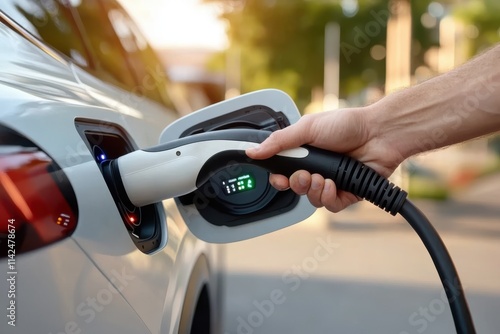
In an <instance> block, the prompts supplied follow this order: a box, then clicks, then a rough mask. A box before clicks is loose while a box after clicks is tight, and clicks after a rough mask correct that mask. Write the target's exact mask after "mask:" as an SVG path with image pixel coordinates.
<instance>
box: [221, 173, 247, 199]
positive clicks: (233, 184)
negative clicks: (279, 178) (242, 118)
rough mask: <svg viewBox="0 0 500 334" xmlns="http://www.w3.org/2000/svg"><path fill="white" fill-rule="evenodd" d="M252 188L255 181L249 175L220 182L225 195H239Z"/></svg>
mask: <svg viewBox="0 0 500 334" xmlns="http://www.w3.org/2000/svg"><path fill="white" fill-rule="evenodd" d="M254 188H255V179H254V177H253V176H252V175H251V174H243V175H240V176H238V177H235V178H232V179H229V180H223V181H222V190H223V191H224V193H225V194H226V195H233V194H239V193H241V192H244V191H248V190H252V189H254Z"/></svg>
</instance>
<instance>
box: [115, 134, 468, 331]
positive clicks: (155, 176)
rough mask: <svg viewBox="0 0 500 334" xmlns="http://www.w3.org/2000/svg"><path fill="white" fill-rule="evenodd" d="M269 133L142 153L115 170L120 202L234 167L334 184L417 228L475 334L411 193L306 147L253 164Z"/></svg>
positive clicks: (203, 139)
mask: <svg viewBox="0 0 500 334" xmlns="http://www.w3.org/2000/svg"><path fill="white" fill-rule="evenodd" d="M269 134H270V132H267V131H260V130H248V129H237V130H236V129H235V130H221V131H215V132H207V133H203V134H197V135H193V136H190V137H186V138H182V139H178V140H175V141H172V142H169V143H166V144H162V145H159V146H156V147H153V148H150V149H146V150H138V151H135V152H132V153H129V154H127V155H125V156H122V157H120V158H118V159H117V160H115V161H113V162H112V163H111V164H110V168H111V173H109V175H112V178H113V180H112V181H113V182H114V184H115V186H116V189H118V190H119V192H120V197H121V198H123V199H124V200H125V201H128V202H130V203H132V204H134V205H136V206H142V205H147V204H151V203H154V202H158V201H161V200H163V199H167V198H171V197H177V196H181V195H184V194H187V193H189V192H191V191H194V190H196V189H198V188H199V187H201V186H202V185H204V184H205V183H206V182H207V181H208V180H209V178H210V177H211V176H212V175H214V173H216V172H218V171H220V170H222V169H224V168H227V167H229V166H231V165H234V164H251V165H256V166H260V167H262V168H265V169H267V170H268V171H269V172H271V173H276V174H283V175H285V176H288V177H289V176H290V175H291V174H293V173H294V172H295V171H297V170H299V169H304V170H307V171H309V172H310V173H318V174H320V175H322V176H323V177H324V178H330V179H332V180H333V181H334V182H335V184H336V186H337V188H338V189H341V190H345V191H348V192H351V193H353V194H354V195H356V196H358V197H361V198H363V199H366V200H368V201H370V202H372V203H373V204H375V205H376V206H378V207H380V208H381V209H383V210H385V211H387V212H389V213H390V214H392V215H396V214H397V213H399V214H401V216H403V217H404V218H405V219H406V220H407V221H408V223H409V224H410V225H411V226H412V227H413V229H414V230H415V232H416V233H417V234H418V236H419V237H420V239H421V240H422V242H423V243H424V245H425V247H426V248H427V251H428V252H429V254H430V256H431V258H432V260H433V262H434V265H435V267H436V269H437V272H438V274H439V277H440V279H441V282H442V284H443V287H444V289H445V291H446V295H447V297H448V302H449V305H450V308H451V312H452V315H453V320H454V323H455V327H456V330H457V333H458V334H474V333H475V329H474V324H473V321H472V316H471V314H470V311H469V307H468V305H467V301H466V299H465V294H464V291H463V288H462V285H461V283H460V278H459V276H458V273H457V271H456V269H455V266H454V264H453V261H452V259H451V257H450V255H449V253H448V251H447V249H446V246H445V245H444V243H443V241H442V240H441V238H440V237H439V234H438V233H437V232H436V230H435V229H434V227H433V226H432V224H431V223H430V222H429V220H428V219H427V218H426V217H425V216H424V215H423V214H422V212H421V211H420V210H418V209H417V208H416V207H415V206H414V205H413V204H412V203H411V202H410V201H409V200H408V199H407V193H406V192H405V191H403V190H402V189H400V188H399V187H397V186H395V185H394V184H393V183H391V182H389V180H387V179H386V178H384V177H383V176H381V175H379V174H378V173H377V172H375V171H374V170H373V169H371V168H369V167H368V166H366V165H364V164H363V163H361V162H359V161H357V160H354V159H352V158H350V157H348V156H345V155H343V154H338V153H335V152H330V151H326V150H322V149H318V148H315V147H312V146H307V145H306V146H302V147H299V148H296V149H292V150H287V151H283V152H281V153H279V154H277V155H275V156H273V157H271V158H269V159H264V160H253V159H250V158H249V157H247V156H246V155H245V149H246V148H248V147H253V146H255V145H256V144H257V143H260V142H262V141H263V140H264V139H265V138H267V137H268V136H269Z"/></svg>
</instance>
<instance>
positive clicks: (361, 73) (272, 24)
mask: <svg viewBox="0 0 500 334" xmlns="http://www.w3.org/2000/svg"><path fill="white" fill-rule="evenodd" d="M496 1H497V0H488V2H489V3H491V4H493V3H494V4H496ZM205 2H212V3H214V2H215V3H218V4H220V5H221V6H222V8H223V13H222V18H223V19H225V20H227V22H228V37H229V41H230V44H231V47H232V48H237V49H239V50H240V52H241V81H242V82H241V85H242V91H243V92H248V91H252V90H256V89H261V88H266V87H273V88H278V89H282V90H284V91H286V92H287V93H288V94H290V95H291V96H292V98H294V99H295V101H296V102H297V104H298V105H299V107H300V108H302V107H304V106H305V104H306V103H308V102H309V101H310V97H311V90H312V89H313V88H314V87H317V86H320V87H321V86H322V85H323V60H324V28H325V25H326V24H327V23H328V22H337V23H338V24H339V25H340V27H341V36H340V37H341V44H340V50H341V52H340V96H341V97H343V98H347V97H349V96H352V95H355V94H359V92H360V91H361V90H362V89H364V88H366V87H367V86H369V85H371V86H379V87H380V86H382V85H383V84H384V81H385V57H384V55H385V54H384V50H385V49H384V48H385V44H386V25H387V19H388V17H389V8H388V3H389V2H388V1H387V0H357V1H356V0H352V1H346V0H344V1H340V0H336V1H335V0H247V1H243V0H205ZM431 2H432V0H419V1H412V3H411V6H412V16H413V20H412V26H413V28H412V30H413V45H414V47H413V50H412V51H413V52H412V57H413V58H412V69H413V70H414V69H415V68H417V67H418V66H420V65H422V64H424V54H425V51H426V50H427V49H428V48H430V47H431V46H436V45H438V43H439V40H438V36H439V35H438V30H437V29H438V28H437V27H436V28H432V29H429V28H425V27H423V26H422V24H421V20H420V18H421V16H422V15H423V14H424V13H425V12H426V11H427V10H428V6H429V4H430V3H431ZM449 2H454V1H451V0H450V1H449ZM471 2H481V1H479V0H477V1H476V0H473V1H471ZM342 3H344V8H343V7H342ZM346 3H351V5H353V4H354V7H353V6H351V7H350V8H346V6H345V5H346ZM356 4H357V5H356ZM492 6H493V5H492ZM496 6H498V5H496ZM490 12H491V11H490ZM481 13H483V12H481ZM495 13H500V11H498V10H496V11H495ZM457 15H458V14H457ZM461 15H462V14H461ZM464 15H465V17H467V15H466V14H464ZM498 15H499V14H493V13H490V14H489V16H488V18H487V19H486V21H487V22H488V24H489V25H492V26H494V25H496V26H497V28H498V24H497V22H498V21H499V18H498ZM478 16H479V15H475V16H474V18H473V19H474V20H476V19H479V17H478ZM469 19H471V17H470V16H469ZM481 24H482V26H481V27H483V26H486V23H484V24H483V23H481ZM495 32H496V30H495ZM490 39H491V38H490ZM490 39H488V41H489V40H490ZM374 46H377V47H376V48H374ZM224 59H225V57H224V56H223V55H219V56H218V57H216V58H215V59H214V61H213V62H212V67H213V68H217V69H223V68H224Z"/></svg>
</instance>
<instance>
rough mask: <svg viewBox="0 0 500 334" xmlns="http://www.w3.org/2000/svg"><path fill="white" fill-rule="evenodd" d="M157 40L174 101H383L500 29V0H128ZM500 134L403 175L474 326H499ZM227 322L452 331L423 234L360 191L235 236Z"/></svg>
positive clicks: (269, 327)
mask: <svg viewBox="0 0 500 334" xmlns="http://www.w3.org/2000/svg"><path fill="white" fill-rule="evenodd" d="M121 3H122V5H124V6H125V7H126V8H127V9H128V11H129V13H130V14H131V15H132V16H133V17H134V18H135V19H136V21H137V22H138V23H139V25H140V27H141V29H142V31H143V32H144V34H145V35H146V37H147V38H148V39H149V41H150V42H151V44H152V45H153V47H154V48H155V49H156V50H157V53H158V54H159V56H160V58H161V60H162V61H163V63H164V65H165V67H166V69H167V71H168V73H169V76H170V79H171V81H172V87H171V89H172V92H174V94H173V96H175V97H176V98H175V101H174V102H175V104H176V106H177V109H178V110H179V111H180V112H181V113H183V114H186V113H189V112H192V111H193V110H196V109H199V108H201V107H203V106H206V105H208V104H211V103H215V102H218V101H221V100H223V99H226V98H229V97H232V96H236V95H238V94H242V93H246V92H250V91H253V90H257V89H262V88H278V89H282V90H284V91H286V92H287V93H288V94H290V96H291V97H292V98H293V99H294V100H295V101H296V103H297V105H298V106H299V108H300V110H301V111H302V112H303V113H314V112H320V111H323V110H332V109H336V108H339V107H349V106H360V105H366V104H369V103H373V102H374V101H376V100H378V99H380V98H381V97H383V96H384V95H385V94H388V93H390V92H392V91H394V90H397V89H401V88H404V87H408V86H410V85H413V84H417V83H419V82H421V81H423V80H426V79H429V78H431V77H433V76H435V75H438V74H440V73H443V72H445V71H449V70H451V69H453V68H454V67H456V66H458V65H460V64H462V63H464V62H465V61H467V60H468V59H470V58H471V57H473V56H474V55H476V54H478V53H480V52H482V51H484V50H486V49H488V48H489V47H491V46H492V45H494V44H496V43H498V42H499V41H500V2H498V1H497V0H447V1H444V0H443V1H430V0H419V1H410V0H390V1H387V0H246V1H245V0H183V1H174V0H143V1H140V2H139V1H133V0H121ZM499 157H500V137H499V136H498V135H493V136H489V137H487V138H481V139H477V140H474V141H471V142H468V143H466V144H463V145H457V146H454V147H451V148H447V149H443V150H439V151H436V152H432V153H428V154H423V155H420V156H417V157H414V158H412V159H410V160H409V161H408V162H406V163H405V165H404V166H403V167H402V168H401V170H399V171H397V173H395V176H394V178H395V180H396V182H398V184H402V185H403V187H404V188H406V189H408V190H409V193H410V196H411V197H413V198H414V199H415V200H416V202H417V205H418V206H419V207H421V208H422V209H423V211H424V212H426V213H427V214H428V215H429V218H430V219H431V221H432V222H434V223H435V225H436V228H437V229H438V231H439V232H440V233H441V235H442V237H443V239H444V241H445V243H446V244H447V245H448V247H449V249H450V252H451V254H452V257H453V258H454V259H455V261H456V266H457V268H458V270H459V273H460V274H461V276H462V280H463V283H464V286H465V289H466V292H467V294H468V298H469V303H470V306H471V309H472V312H473V315H474V319H475V321H476V326H477V329H478V332H479V333H499V332H500V317H499V316H500V260H499V259H500V225H499V224H500V219H499V217H500V174H499V173H498V172H499V171H500V158H499ZM227 250H228V252H227V267H228V271H229V275H228V278H227V296H226V297H227V298H226V300H227V310H226V314H227V316H226V333H305V332H312V333H326V332H329V333H331V332H338V333H364V332H369V333H395V334H409V333H424V332H425V333H445V332H446V333H453V332H454V330H453V324H452V321H451V316H450V312H449V307H448V305H447V304H445V303H444V302H443V298H442V295H441V293H442V288H441V286H440V283H439V280H438V278H437V275H436V273H435V270H434V268H433V266H432V264H431V261H430V258H429V257H428V255H427V254H426V251H425V250H424V248H423V246H422V245H421V244H420V241H419V240H418V239H417V237H416V236H415V235H414V233H413V232H412V231H411V229H410V228H409V227H408V226H406V223H405V222H404V221H402V220H401V219H400V218H398V217H395V218H393V217H390V216H387V215H386V214H384V213H381V212H378V211H377V210H376V209H375V208H371V207H370V206H369V205H367V204H365V203H360V204H357V205H355V206H353V207H352V208H349V209H348V210H345V211H344V212H342V213H339V214H330V213H327V212H325V211H323V210H318V211H317V213H316V214H315V215H314V216H312V217H311V218H310V219H309V220H308V221H306V222H303V223H301V224H298V225H296V226H294V227H292V228H289V229H287V230H284V231H281V232H278V233H274V234H272V235H269V236H265V237H262V238H258V239H255V240H249V241H246V242H242V243H238V244H234V245H228V247H227Z"/></svg>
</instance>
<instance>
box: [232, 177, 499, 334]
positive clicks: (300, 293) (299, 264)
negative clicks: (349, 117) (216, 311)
mask: <svg viewBox="0 0 500 334" xmlns="http://www.w3.org/2000/svg"><path fill="white" fill-rule="evenodd" d="M414 203H415V204H416V205H417V207H419V208H420V209H421V210H422V211H423V212H424V213H425V214H426V216H427V217H428V218H429V219H430V221H431V222H432V223H433V225H434V226H435V228H436V230H437V231H438V232H439V234H440V235H441V238H442V239H443V241H444V242H445V244H446V246H447V248H448V250H449V252H450V254H451V256H452V258H453V260H454V262H455V266H456V268H457V270H458V272H459V275H460V277H461V280H462V285H463V287H464V289H465V294H466V298H467V300H468V302H469V306H470V309H471V312H472V315H473V319H474V323H475V326H476V330H477V332H478V333H484V334H489V333H491V334H498V333H500V174H496V175H491V176H488V177H484V178H482V179H479V180H477V181H476V182H474V183H473V184H471V185H470V186H469V187H468V188H467V189H464V190H463V191H461V192H460V193H458V194H455V195H454V196H453V197H452V198H451V199H450V200H448V201H445V202H434V201H425V200H415V201H414ZM227 269H228V277H227V284H226V286H227V291H226V310H225V314H226V317H225V331H224V334H240V333H245V334H257V333H273V334H281V333H287V334H295V333H297V334H299V333H300V334H303V333H311V334H312V333H370V334H378V333H380V334H382V333H383V334H414V333H419V334H421V333H429V334H430V333H440V334H442V333H455V329H454V325H453V320H452V318H451V313H450V309H449V305H448V303H447V302H446V297H445V296H444V293H443V288H442V286H441V282H440V281H439V278H438V276H437V273H436V270H435V268H434V266H433V264H432V261H431V259H430V257H429V255H428V253H427V251H426V250H425V248H424V246H423V245H422V243H421V241H420V239H419V238H418V236H417V235H416V234H415V232H414V231H413V230H412V229H411V227H410V226H409V225H408V224H407V223H406V222H405V221H404V220H403V218H401V217H400V216H396V217H392V216H390V215H389V214H387V213H385V212H384V211H382V210H380V209H378V208H376V207H375V206H373V205H372V204H370V203H367V202H362V203H359V204H356V205H354V206H353V207H350V208H348V209H346V210H344V211H342V212H340V213H337V214H333V213H329V212H327V211H326V210H322V209H321V210H317V212H316V213H315V214H314V215H313V216H312V217H311V218H309V219H308V220H306V221H304V222H301V223H299V224H296V225H294V226H292V227H289V228H286V229H283V230H281V231H278V232H275V233H272V234H269V235H266V236H262V237H259V238H255V239H252V240H247V241H244V242H240V243H235V244H231V245H228V246H227Z"/></svg>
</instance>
